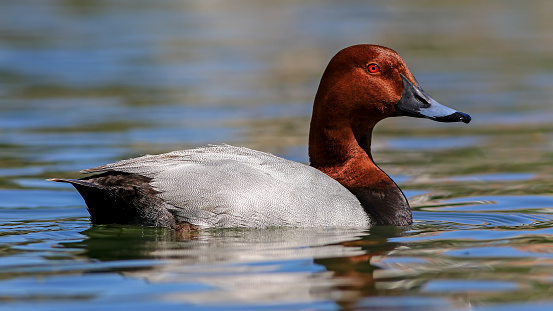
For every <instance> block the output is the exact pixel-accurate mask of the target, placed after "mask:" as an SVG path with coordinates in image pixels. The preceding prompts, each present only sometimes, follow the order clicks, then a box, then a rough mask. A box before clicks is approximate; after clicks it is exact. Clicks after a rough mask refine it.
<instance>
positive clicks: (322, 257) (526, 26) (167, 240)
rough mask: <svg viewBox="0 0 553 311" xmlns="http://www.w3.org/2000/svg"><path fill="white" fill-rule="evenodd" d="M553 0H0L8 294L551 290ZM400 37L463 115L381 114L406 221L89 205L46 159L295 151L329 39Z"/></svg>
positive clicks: (461, 297)
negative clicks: (240, 220)
mask: <svg viewBox="0 0 553 311" xmlns="http://www.w3.org/2000/svg"><path fill="white" fill-rule="evenodd" d="M552 6H553V4H552V3H551V2H550V1H547V0H543V1H539V0H536V1H532V2H520V1H505V0H501V1H500V0H495V1H486V2H481V1H471V2H463V3H459V2H457V1H416V2H413V1H409V2H407V1H403V2H400V1H370V2H366V1H346V2H343V1H341V2H338V1H336V2H331V1H326V2H316V1H307V2H302V3H298V2H295V1H279V2H267V1H265V2H259V1H232V2H229V1H220V0H211V1H177V0H163V1H155V2H152V1H146V0H144V1H137V0H133V1H131V0H128V1H127V0H125V1H111V2H107V1H81V0H79V1H72V0H66V1H54V0H43V1H30V0H17V1H15V0H13V1H10V0H8V1H3V2H2V3H0V146H1V148H0V216H1V217H0V309H2V310H98V309H101V310H109V309H116V308H133V309H136V310H150V309H152V308H160V307H162V308H164V310H177V309H178V310H182V309H183V308H184V309H187V310H339V309H343V310H528V309H530V308H531V309H532V310H551V308H553V294H552V289H553V255H552V254H553V248H552V247H551V245H552V242H553V196H551V189H553V178H552V176H553V165H552V164H553V144H552V143H551V138H552V136H553V126H551V121H550V120H551V118H552V116H553V106H552V105H551V98H553V58H552V57H551V55H552V53H551V52H552V50H553V36H552V35H551V33H552V32H551V30H552V29H553V21H552V20H551V18H550V14H549V13H550V12H551V11H552V9H553V7H552ZM364 42H370V43H378V44H382V45H386V46H390V47H392V48H394V49H396V50H397V51H399V52H400V53H401V55H402V56H403V58H404V59H405V60H406V62H407V64H408V65H409V66H410V68H411V70H412V72H413V73H414V74H415V75H416V77H417V79H418V80H419V82H420V83H421V84H422V86H423V87H424V88H425V90H426V91H427V92H428V93H429V94H431V95H432V96H433V97H434V98H435V99H437V100H438V101H440V102H441V103H443V104H446V105H448V106H451V107H455V108H457V109H459V110H461V111H464V112H467V113H469V114H471V116H472V117H473V122H471V124H469V125H464V124H439V123H435V122H431V121H429V120H416V119H408V118H396V119H393V120H386V121H384V122H382V123H381V124H379V125H378V127H377V129H376V131H375V137H374V156H375V160H376V162H377V163H379V164H380V166H381V167H382V168H383V169H384V170H385V171H386V172H388V173H390V174H391V176H392V177H393V178H394V180H396V181H397V182H398V183H399V184H400V186H401V187H402V189H404V191H405V193H406V195H407V196H408V197H409V200H410V202H411V204H412V206H413V215H414V218H415V224H414V225H413V226H412V227H411V228H395V227H376V228H371V229H368V230H356V229H337V228H319V229H290V228H288V229H270V230H205V231H201V232H196V233H192V234H190V235H185V236H182V235H181V236H177V235H176V234H175V233H174V232H172V231H170V230H166V229H156V228H137V227H120V226H91V224H90V222H89V220H88V214H87V212H86V209H85V207H84V204H83V201H82V199H81V198H80V196H79V195H78V194H77V192H76V191H74V190H73V188H71V187H70V186H68V185H64V184H56V183H51V182H47V181H45V180H44V179H45V178H50V177H77V176H78V175H77V173H76V171H78V170H80V169H85V168H88V167H92V166H95V165H100V164H104V163H107V162H110V161H115V160H118V159H121V158H127V157H132V156H137V155H141V154H146V153H161V152H165V151H170V150H174V149H182V148H189V147H194V146H200V145H206V144H209V143H229V144H235V145H242V146H247V147H251V148H255V149H260V150H263V151H267V152H272V153H275V154H277V155H280V156H284V157H286V158H289V159H293V160H296V161H302V162H307V156H306V154H307V147H306V143H307V131H308V123H309V117H310V113H311V104H312V101H313V97H314V94H315V91H316V88H317V85H318V81H319V79H320V76H321V74H322V71H323V70H324V67H325V66H326V64H327V62H328V60H329V59H330V58H331V57H332V56H333V55H334V54H335V53H336V52H337V51H338V50H339V49H341V48H343V47H346V46H348V45H351V44H355V43H364Z"/></svg>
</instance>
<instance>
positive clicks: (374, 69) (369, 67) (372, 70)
mask: <svg viewBox="0 0 553 311" xmlns="http://www.w3.org/2000/svg"><path fill="white" fill-rule="evenodd" d="M367 70H368V71H369V72H370V73H377V72H380V67H378V65H377V64H368V65H367Z"/></svg>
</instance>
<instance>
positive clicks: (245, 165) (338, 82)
mask: <svg viewBox="0 0 553 311" xmlns="http://www.w3.org/2000/svg"><path fill="white" fill-rule="evenodd" d="M399 116H409V117H415V118H426V119H430V120H434V121H438V122H463V123H469V122H470V121H471V117H470V116H469V115H468V114H466V113H463V112H460V111H457V110H454V109H452V108H449V107H446V106H444V105H441V104H440V103H438V102H437V101H435V100H434V99H433V98H432V97H430V96H429V95H428V94H427V93H426V92H425V91H424V90H423V89H422V88H421V86H420V85H419V83H418V82H417V80H416V79H415V77H414V76H413V74H412V73H411V72H410V71H409V69H408V68H407V65H406V64H405V63H404V61H403V60H402V58H401V57H400V56H399V54H398V53H397V52H395V51H394V50H392V49H390V48H387V47H384V46H380V45H372V44H358V45H353V46H350V47H347V48H345V49H342V50H341V51H339V52H338V53H337V54H336V55H335V56H334V57H332V59H331V60H330V62H329V64H328V66H327V67H326V69H325V71H324V73H323V75H322V78H321V81H320V84H319V88H318V90H317V93H316V95H315V100H314V104H313V112H312V118H311V123H310V130H309V140H308V146H309V150H308V153H309V162H310V163H309V165H308V164H303V163H299V162H294V161H291V160H287V159H284V158H281V157H277V156H275V155H272V154H269V153H265V152H262V151H256V150H252V149H248V148H244V147H235V146H230V145H225V144H223V145H209V146H207V147H200V148H194V149H188V150H179V151H173V152H169V153H164V154H159V155H144V156H140V157H136V158H131V159H127V160H121V161H118V162H115V163H111V164H106V165H102V166H98V167H94V168H89V169H85V170H83V171H81V173H87V174H93V175H90V176H87V177H84V178H80V179H64V178H52V179H49V180H50V181H55V182H64V183H69V184H72V185H73V186H74V187H75V188H76V190H77V191H78V192H79V193H80V194H81V196H82V197H83V199H84V201H85V203H86V206H87V209H88V212H89V213H90V220H91V222H92V224H94V225H105V224H118V225H139V226H153V227H166V228H171V229H174V230H178V231H182V230H185V231H186V230H194V229H206V228H270V227H370V226H375V225H390V226H409V225H411V224H412V222H413V218H412V213H411V208H410V206H409V202H408V201H407V199H406V197H405V195H404V194H403V192H402V191H401V189H400V188H399V187H398V185H397V184H396V183H395V182H394V181H393V180H392V179H391V178H390V177H389V176H388V175H387V174H386V173H385V172H384V171H382V170H381V169H380V168H379V167H378V165H377V164H375V163H374V161H373V157H372V154H371V137H372V131H373V129H374V127H375V125H376V124H377V123H378V122H380V121H381V120H383V119H385V118H389V117H399Z"/></svg>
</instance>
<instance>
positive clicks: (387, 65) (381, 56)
mask: <svg viewBox="0 0 553 311" xmlns="http://www.w3.org/2000/svg"><path fill="white" fill-rule="evenodd" d="M323 115H326V116H328V117H331V118H332V119H327V118H325V117H324V116H323ZM340 115H341V116H342V117H339V116H340ZM393 116H410V117H417V118H427V119H431V120H435V121H439V122H459V121H460V122H464V123H469V122H470V120H471V118H470V116H469V115H468V114H465V113H462V112H459V111H456V110H454V109H451V108H448V107H446V106H443V105H441V104H439V103H438V102H437V101H435V100H434V99H432V98H431V97H430V96H429V95H428V94H427V93H426V92H424V91H423V89H422V88H421V86H420V85H419V84H418V82H417V80H416V79H415V77H414V76H413V74H411V72H410V71H409V69H408V68H407V65H405V63H404V62H403V59H401V57H400V56H399V54H397V53H396V52H395V51H393V50H391V49H389V48H386V47H383V46H378V45H369V44H361V45H354V46H350V47H348V48H345V49H343V50H341V51H340V52H338V53H337V54H336V55H335V56H334V57H333V58H332V60H331V61H330V63H329V64H328V66H327V68H326V70H325V72H324V74H323V77H322V79H321V83H320V86H319V90H318V92H317V96H316V98H315V106H314V111H313V117H314V118H322V119H326V122H327V123H328V124H329V125H330V124H332V123H333V121H336V122H339V123H342V125H345V124H344V123H345V122H346V123H349V122H351V123H350V124H348V126H351V127H356V124H363V127H364V128H366V127H367V126H369V127H373V126H374V125H375V124H376V122H378V121H380V120H382V119H384V118H387V117H393ZM336 125H338V124H336Z"/></svg>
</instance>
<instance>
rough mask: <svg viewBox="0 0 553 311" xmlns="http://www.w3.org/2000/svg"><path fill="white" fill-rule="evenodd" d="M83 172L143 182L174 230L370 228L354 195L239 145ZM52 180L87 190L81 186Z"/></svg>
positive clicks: (317, 173)
mask: <svg viewBox="0 0 553 311" xmlns="http://www.w3.org/2000/svg"><path fill="white" fill-rule="evenodd" d="M82 172H84V173H96V172H123V173H129V175H126V176H125V178H135V177H136V175H140V176H144V177H147V178H148V179H150V180H148V183H149V185H151V187H152V188H153V189H154V190H155V191H156V192H157V193H155V194H147V195H148V196H151V195H155V196H157V197H158V198H159V199H160V200H157V199H156V200H155V202H157V203H156V204H155V205H157V206H155V208H156V209H158V210H160V211H161V212H159V211H158V212H156V213H157V214H159V215H162V216H163V217H165V218H167V217H171V215H172V217H174V223H176V224H181V223H184V224H191V225H194V226H198V227H200V228H232V227H256V228H265V227H275V226H292V227H317V226H342V227H343V226H350V227H367V226H370V224H371V221H370V218H369V216H368V215H367V213H366V212H365V210H364V209H363V207H362V206H361V204H360V202H359V200H358V199H357V198H356V197H355V195H353V194H352V193H351V192H350V191H349V190H347V189H346V188H345V187H343V186H342V185H341V184H340V183H338V182H337V181H335V180H334V179H332V178H331V177H329V176H327V175H326V174H324V173H322V172H320V171H319V170H317V169H315V168H313V167H310V166H308V165H305V164H301V163H298V162H294V161H290V160H286V159H283V158H280V157H277V156H274V155H271V154H268V153H264V152H260V151H255V150H251V149H247V148H242V147H233V146H228V145H220V146H210V147H205V148H198V149H190V150H181V151H173V152H170V153H165V154H160V155H146V156H142V157H138V158H133V159H129V160H123V161H119V162H115V163H112V164H107V165H103V166H99V167H95V168H91V169H87V170H84V171H82ZM86 179H87V178H85V179H83V181H84V180H86ZM57 181H65V182H71V183H73V184H74V185H75V186H76V187H77V186H80V187H83V185H85V186H86V187H88V186H87V185H86V182H80V183H79V182H77V181H75V180H57ZM78 189H79V188H78ZM79 191H81V190H79ZM138 192H140V191H138ZM81 193H82V192H81ZM85 200H86V198H85ZM87 204H88V205H89V206H88V208H89V211H90V213H91V215H92V219H94V215H93V213H94V207H93V206H90V205H91V204H90V203H89V202H88V201H87ZM139 208H142V209H147V208H149V207H148V206H143V207H142V206H141V207H139ZM152 208H153V207H152ZM167 211H168V212H169V213H167ZM144 213H145V214H148V213H149V212H148V211H144ZM170 222H171V223H173V220H171V221H170ZM153 225H156V223H154V224H153ZM158 225H159V224H158ZM161 225H162V226H165V224H163V223H161Z"/></svg>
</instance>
